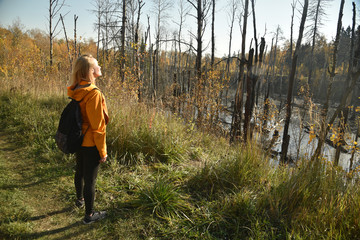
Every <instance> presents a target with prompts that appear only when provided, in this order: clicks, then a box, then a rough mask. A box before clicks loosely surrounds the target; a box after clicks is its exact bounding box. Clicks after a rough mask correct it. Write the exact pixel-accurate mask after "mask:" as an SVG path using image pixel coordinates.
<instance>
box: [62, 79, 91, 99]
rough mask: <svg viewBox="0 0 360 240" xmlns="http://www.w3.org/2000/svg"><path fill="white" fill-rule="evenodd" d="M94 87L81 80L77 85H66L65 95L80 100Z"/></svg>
mask: <svg viewBox="0 0 360 240" xmlns="http://www.w3.org/2000/svg"><path fill="white" fill-rule="evenodd" d="M84 83H85V84H84ZM94 88H96V86H95V85H94V84H89V83H88V82H85V81H82V82H80V85H78V86H69V87H67V90H68V92H67V95H68V96H69V97H70V98H72V99H75V100H76V101H81V100H82V99H83V98H84V97H85V96H86V95H87V94H88V93H89V92H90V91H91V90H93V89H94Z"/></svg>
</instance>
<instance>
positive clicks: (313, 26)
mask: <svg viewBox="0 0 360 240" xmlns="http://www.w3.org/2000/svg"><path fill="white" fill-rule="evenodd" d="M330 1H332V0H312V1H311V3H310V7H309V19H310V24H309V26H310V29H309V31H308V34H309V35H310V36H311V53H310V58H309V61H310V64H309V76H308V85H309V87H310V89H313V87H312V86H313V79H312V74H313V69H314V68H315V67H316V62H315V61H314V49H315V43H316V39H317V38H318V35H319V29H320V27H321V26H322V25H323V18H324V17H325V16H326V15H325V8H326V4H327V3H329V2H330Z"/></svg>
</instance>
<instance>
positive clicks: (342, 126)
mask: <svg viewBox="0 0 360 240" xmlns="http://www.w3.org/2000/svg"><path fill="white" fill-rule="evenodd" d="M355 22H356V7H355V2H353V21H352V28H351V42H350V52H349V55H350V58H349V68H348V74H347V77H346V82H345V84H346V85H347V87H348V88H349V87H351V74H352V72H353V68H354V39H355V26H356V24H355ZM352 93H353V91H351V93H350V94H349V95H348V96H345V97H346V100H345V105H344V106H343V107H342V109H341V112H340V120H339V135H340V143H338V144H337V145H336V152H335V159H334V165H335V166H337V165H338V164H339V158H340V150H341V147H342V146H343V145H344V144H346V143H345V139H344V133H345V126H346V124H347V121H348V115H349V108H348V106H349V105H350V101H351V98H352ZM356 136H357V134H356Z"/></svg>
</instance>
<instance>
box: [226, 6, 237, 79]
mask: <svg viewBox="0 0 360 240" xmlns="http://www.w3.org/2000/svg"><path fill="white" fill-rule="evenodd" d="M228 1H229V6H230V10H229V12H228V21H229V25H230V26H229V27H230V31H229V49H228V60H227V61H226V70H227V73H228V74H229V68H230V57H231V56H230V55H231V43H232V34H233V28H234V21H235V17H236V16H235V14H236V12H237V11H238V3H237V0H228Z"/></svg>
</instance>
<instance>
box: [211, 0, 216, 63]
mask: <svg viewBox="0 0 360 240" xmlns="http://www.w3.org/2000/svg"><path fill="white" fill-rule="evenodd" d="M215 2H216V0H212V15H211V16H212V19H211V63H210V65H211V69H212V68H213V67H214V61H215Z"/></svg>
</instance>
